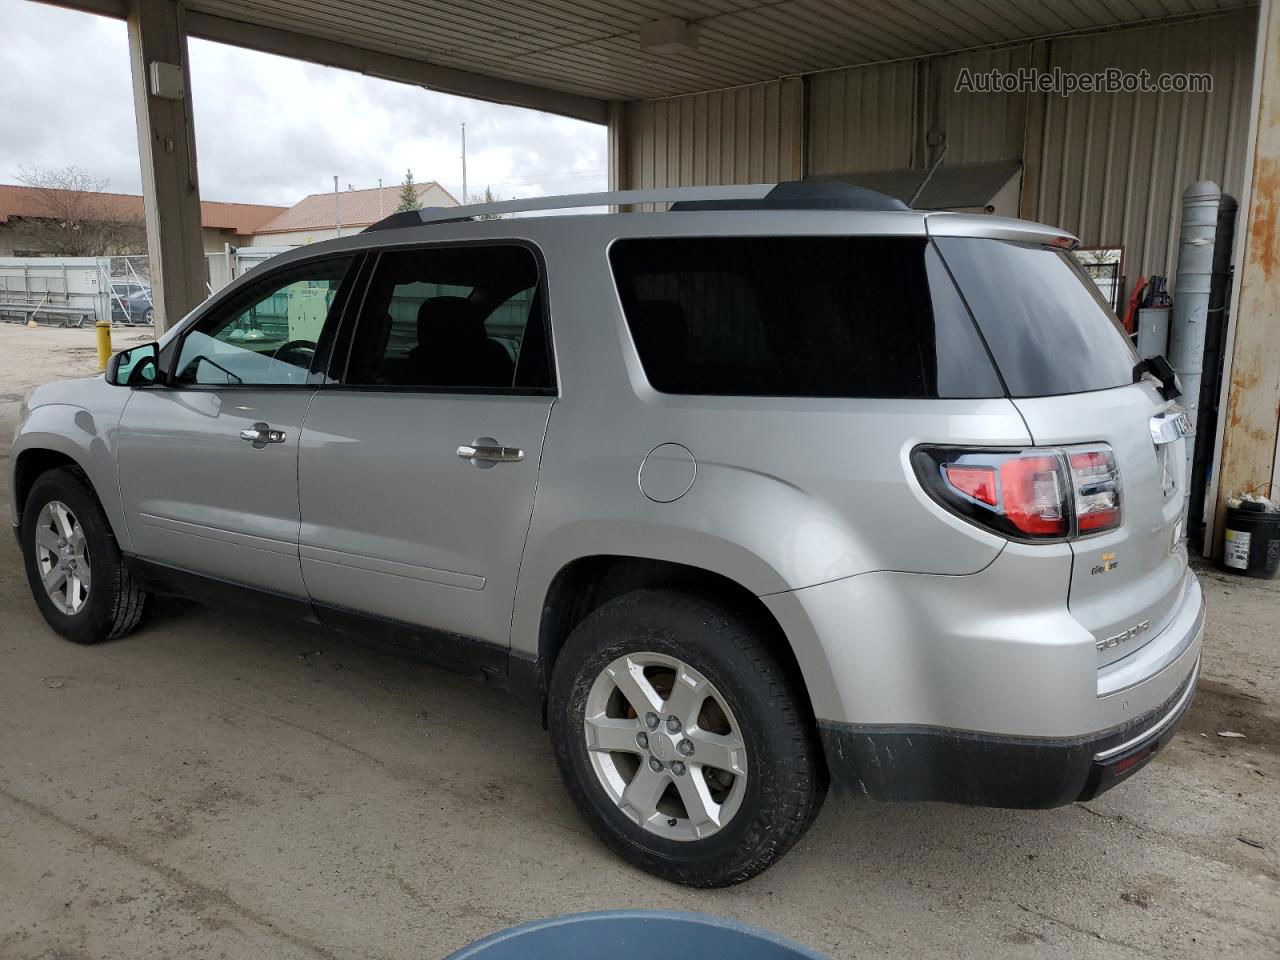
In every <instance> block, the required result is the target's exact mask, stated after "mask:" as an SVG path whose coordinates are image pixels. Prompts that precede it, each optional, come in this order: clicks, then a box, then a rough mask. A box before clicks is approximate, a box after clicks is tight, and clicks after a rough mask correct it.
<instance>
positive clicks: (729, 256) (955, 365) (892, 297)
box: [609, 237, 1003, 397]
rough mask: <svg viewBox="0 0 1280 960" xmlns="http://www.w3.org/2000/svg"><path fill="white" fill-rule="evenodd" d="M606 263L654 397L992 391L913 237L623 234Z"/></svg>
mask: <svg viewBox="0 0 1280 960" xmlns="http://www.w3.org/2000/svg"><path fill="white" fill-rule="evenodd" d="M609 259H610V262H611V264H612V267H613V275H614V280H615V282H616V283H617V287H618V293H619V296H620V298H621V301H622V309H623V313H624V314H625V316H626V321H627V326H628V328H629V329H630V331H631V336H632V339H633V341H634V342H635V345H636V349H637V351H638V353H639V356H640V362H641V364H642V365H643V366H644V371H645V375H646V377H647V378H648V380H649V382H650V384H652V386H653V387H654V389H655V390H659V391H661V392H663V393H678V394H718V395H725V396H789V397H994V396H1003V390H1002V389H1001V387H1000V383H999V380H998V378H997V377H996V375H995V372H994V370H993V369H992V367H991V363H990V360H989V358H988V356H987V354H986V351H985V350H984V349H983V347H982V343H981V341H980V339H979V337H978V335H977V331H976V330H975V328H974V326H973V322H972V320H971V319H970V317H969V316H968V314H967V313H966V311H965V309H964V305H963V303H962V302H961V300H960V298H959V297H958V295H957V294H956V291H955V288H954V286H953V285H952V284H951V281H950V279H949V278H948V277H947V275H946V271H945V270H944V269H943V268H942V266H941V264H940V262H939V261H938V259H937V254H936V252H934V251H933V250H932V249H931V248H930V247H929V246H928V243H927V241H926V240H924V239H923V238H914V237H662V238H644V239H639V238H635V239H625V240H619V241H617V242H616V243H614V244H613V246H612V248H611V249H610V252H609ZM935 288H936V289H935Z"/></svg>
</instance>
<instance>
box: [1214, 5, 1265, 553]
mask: <svg viewBox="0 0 1280 960" xmlns="http://www.w3.org/2000/svg"><path fill="white" fill-rule="evenodd" d="M1264 9H1266V10H1268V12H1269V16H1268V22H1267V24H1266V25H1265V29H1264V31H1263V33H1262V36H1261V37H1260V38H1259V40H1260V42H1259V44H1258V57H1259V58H1260V63H1261V67H1260V70H1259V77H1258V86H1257V89H1256V90H1255V97H1256V99H1255V100H1254V101H1253V105H1252V106H1253V109H1254V111H1255V115H1254V124H1255V126H1254V129H1253V132H1252V137H1251V143H1250V147H1251V148H1252V156H1251V157H1250V162H1249V164H1248V166H1249V172H1250V175H1249V196H1248V197H1247V199H1246V204H1247V205H1246V206H1245V207H1244V209H1243V210H1242V213H1243V215H1244V216H1243V218H1242V219H1243V220H1244V229H1243V230H1242V231H1241V234H1240V236H1241V237H1242V239H1243V243H1244V248H1243V251H1242V256H1241V257H1239V258H1238V264H1239V265H1238V266H1237V268H1236V270H1237V273H1236V286H1235V293H1234V302H1233V303H1232V310H1231V330H1230V332H1229V338H1230V341H1231V344H1230V365H1229V366H1228V368H1227V371H1226V373H1227V383H1226V385H1225V393H1226V403H1225V405H1224V406H1223V407H1222V409H1223V411H1224V414H1225V415H1224V416H1222V417H1221V419H1220V423H1219V429H1220V430H1221V431H1222V435H1221V442H1220V443H1219V444H1218V450H1219V461H1218V469H1217V470H1216V471H1215V472H1214V476H1215V478H1216V479H1215V484H1216V485H1215V488H1214V489H1215V490H1216V494H1217V497H1216V499H1217V503H1216V504H1213V505H1211V506H1214V507H1216V509H1215V510H1213V511H1212V512H1210V515H1211V516H1215V520H1216V522H1215V523H1214V524H1213V525H1212V526H1211V527H1210V529H1209V532H1208V533H1206V539H1207V543H1208V546H1209V547H1210V549H1211V550H1212V551H1213V552H1214V553H1215V555H1221V548H1220V544H1219V543H1218V542H1217V541H1218V539H1219V538H1218V536H1217V535H1216V531H1218V530H1220V529H1221V525H1222V520H1223V513H1224V510H1225V505H1226V499H1227V497H1228V496H1230V495H1232V494H1238V493H1240V492H1242V491H1244V490H1248V489H1250V488H1253V487H1259V488H1261V487H1262V486H1263V485H1265V484H1267V483H1276V482H1277V481H1280V349H1277V346H1276V344H1277V342H1278V341H1280V5H1277V4H1275V3H1271V4H1268V5H1267V7H1264ZM1276 493H1280V488H1276V489H1275V490H1273V495H1274V494H1276ZM1209 537H1212V539H1208V538H1209Z"/></svg>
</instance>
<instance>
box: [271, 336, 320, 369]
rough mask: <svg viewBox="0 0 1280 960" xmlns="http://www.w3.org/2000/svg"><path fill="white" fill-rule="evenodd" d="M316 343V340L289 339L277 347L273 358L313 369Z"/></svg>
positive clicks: (272, 355) (295, 365)
mask: <svg viewBox="0 0 1280 960" xmlns="http://www.w3.org/2000/svg"><path fill="white" fill-rule="evenodd" d="M315 355H316V343H315V341H314V340H288V341H286V342H284V343H282V344H280V346H278V347H276V349H275V351H274V352H272V354H271V359H272V360H277V361H279V362H280V363H287V364H289V365H291V366H294V367H302V368H303V369H304V370H310V369H311V361H312V360H313V359H315Z"/></svg>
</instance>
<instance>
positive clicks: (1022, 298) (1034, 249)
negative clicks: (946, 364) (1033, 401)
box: [936, 237, 1138, 397]
mask: <svg viewBox="0 0 1280 960" xmlns="http://www.w3.org/2000/svg"><path fill="white" fill-rule="evenodd" d="M936 242H937V244H938V248H939V249H940V250H941V251H942V257H943V259H944V260H946V262H947V266H948V267H950V268H951V272H952V274H953V275H954V276H955V278H956V282H957V283H958V284H959V285H960V292H961V293H962V294H964V298H965V300H966V301H967V302H968V304H969V309H970V310H971V311H972V312H973V316H974V319H975V320H976V321H977V323H978V326H979V328H981V330H982V334H983V336H984V337H985V338H986V341H987V346H988V347H989V348H990V349H991V353H992V356H994V357H995V360H996V365H997V366H998V367H999V369H1000V374H1001V375H1002V376H1003V377H1004V380H1005V383H1006V384H1007V385H1008V387H1009V393H1010V395H1011V396H1014V397H1046V396H1056V395H1059V394H1068V393H1084V392H1086V391H1090V390H1107V389H1110V388H1111V387H1120V386H1124V385H1126V384H1129V383H1132V382H1133V367H1134V364H1135V363H1137V362H1138V356H1137V354H1136V353H1135V351H1134V349H1133V345H1132V344H1131V343H1130V342H1129V337H1128V336H1127V335H1126V334H1125V332H1124V330H1123V329H1122V328H1121V326H1120V323H1119V321H1118V320H1116V317H1115V314H1113V313H1112V312H1111V309H1110V308H1109V307H1108V306H1107V304H1106V301H1104V300H1103V299H1102V296H1101V294H1099V292H1098V290H1097V287H1096V286H1094V284H1093V283H1092V282H1091V281H1090V280H1089V278H1088V277H1087V276H1085V275H1084V273H1083V272H1082V271H1081V270H1080V268H1079V266H1078V265H1077V264H1076V263H1075V261H1074V260H1073V259H1072V258H1071V256H1070V254H1068V253H1066V252H1065V251H1063V250H1055V249H1052V248H1050V247H1042V246H1038V245H1033V244H1026V243H1015V242H1012V241H1008V240H987V239H970V238H959V237H940V238H938V240H937V241H936Z"/></svg>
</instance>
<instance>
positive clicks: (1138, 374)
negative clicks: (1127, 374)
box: [1133, 354, 1182, 400]
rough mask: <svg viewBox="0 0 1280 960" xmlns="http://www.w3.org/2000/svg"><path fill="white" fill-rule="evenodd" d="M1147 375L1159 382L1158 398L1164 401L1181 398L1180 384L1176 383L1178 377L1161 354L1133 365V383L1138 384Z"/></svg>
mask: <svg viewBox="0 0 1280 960" xmlns="http://www.w3.org/2000/svg"><path fill="white" fill-rule="evenodd" d="M1148 373H1149V374H1151V375H1152V376H1153V377H1155V378H1156V379H1157V380H1159V381H1160V396H1162V397H1164V398H1165V399H1166V400H1176V399H1177V398H1178V397H1180V396H1182V384H1181V383H1179V382H1178V375H1177V374H1176V373H1175V372H1174V370H1173V365H1172V364H1170V363H1169V361H1168V360H1166V359H1165V358H1164V357H1163V356H1162V355H1161V354H1156V355H1155V356H1154V357H1147V358H1146V359H1145V360H1139V361H1138V362H1137V363H1135V364H1134V365H1133V382H1134V383H1138V382H1140V381H1141V380H1142V378H1143V377H1144V376H1145V375H1147V374H1148Z"/></svg>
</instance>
